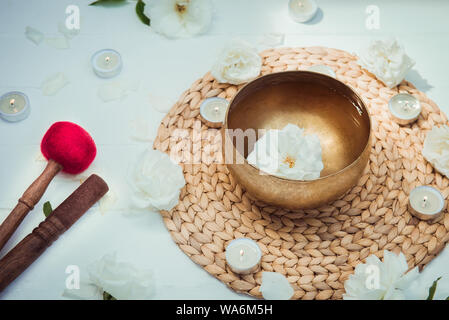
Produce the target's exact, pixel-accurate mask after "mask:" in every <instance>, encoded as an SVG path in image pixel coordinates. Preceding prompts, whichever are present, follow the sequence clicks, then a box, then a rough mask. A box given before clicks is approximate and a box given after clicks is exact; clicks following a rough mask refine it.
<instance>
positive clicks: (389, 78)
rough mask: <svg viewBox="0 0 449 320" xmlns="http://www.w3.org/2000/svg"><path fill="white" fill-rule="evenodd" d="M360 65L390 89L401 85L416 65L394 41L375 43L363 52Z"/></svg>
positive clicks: (377, 41) (359, 61)
mask: <svg viewBox="0 0 449 320" xmlns="http://www.w3.org/2000/svg"><path fill="white" fill-rule="evenodd" d="M358 63H359V64H360V65H361V66H362V67H363V68H365V69H366V70H368V71H369V72H371V73H373V74H374V75H376V77H377V78H378V79H379V80H380V81H382V82H383V83H384V84H385V85H387V86H388V87H390V88H393V87H395V86H397V85H398V84H399V83H401V81H402V80H403V79H404V78H405V75H406V73H407V72H408V70H410V69H411V68H412V67H413V66H414V64H415V62H414V61H413V60H412V59H410V57H409V56H408V55H407V54H406V53H405V51H404V48H403V47H402V46H401V45H400V44H399V43H398V42H397V41H396V40H394V39H388V40H385V41H382V40H375V41H373V42H372V43H371V44H370V46H369V47H368V48H366V49H365V50H363V52H362V54H361V55H360V56H359V60H358Z"/></svg>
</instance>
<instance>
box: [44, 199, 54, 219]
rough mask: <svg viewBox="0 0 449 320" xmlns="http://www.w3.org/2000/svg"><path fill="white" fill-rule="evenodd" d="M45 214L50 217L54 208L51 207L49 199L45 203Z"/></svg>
mask: <svg viewBox="0 0 449 320" xmlns="http://www.w3.org/2000/svg"><path fill="white" fill-rule="evenodd" d="M43 211H44V215H45V217H48V216H49V215H50V213H52V212H53V208H52V207H51V203H50V201H47V202H45V203H44V210H43Z"/></svg>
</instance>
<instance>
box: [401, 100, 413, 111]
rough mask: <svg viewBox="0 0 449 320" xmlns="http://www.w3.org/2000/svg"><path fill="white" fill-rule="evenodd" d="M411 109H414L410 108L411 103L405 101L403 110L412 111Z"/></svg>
mask: <svg viewBox="0 0 449 320" xmlns="http://www.w3.org/2000/svg"><path fill="white" fill-rule="evenodd" d="M411 109H412V107H411V106H410V102H408V101H405V102H404V104H403V105H402V110H404V111H410V110H411Z"/></svg>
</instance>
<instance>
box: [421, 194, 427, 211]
mask: <svg viewBox="0 0 449 320" xmlns="http://www.w3.org/2000/svg"><path fill="white" fill-rule="evenodd" d="M421 206H422V207H423V208H425V207H427V196H424V198H423V199H422V204H421Z"/></svg>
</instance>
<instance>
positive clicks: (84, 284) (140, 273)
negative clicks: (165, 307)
mask: <svg viewBox="0 0 449 320" xmlns="http://www.w3.org/2000/svg"><path fill="white" fill-rule="evenodd" d="M87 271H88V274H89V277H88V279H83V280H82V281H81V283H80V288H78V289H76V288H74V289H66V290H65V291H64V293H63V295H64V296H66V297H69V298H75V299H100V300H101V299H102V298H103V294H104V293H105V292H107V293H108V294H110V295H111V296H112V297H114V298H116V299H118V300H138V299H139V300H142V299H150V298H151V296H152V295H153V294H154V278H153V273H152V272H151V271H150V270H139V269H137V268H135V267H134V266H133V265H131V264H129V263H124V262H117V258H116V255H115V254H108V255H105V256H104V257H103V258H101V259H100V260H98V261H96V262H95V263H93V264H92V265H90V266H89V267H88V268H87ZM83 274H84V273H81V276H83Z"/></svg>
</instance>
